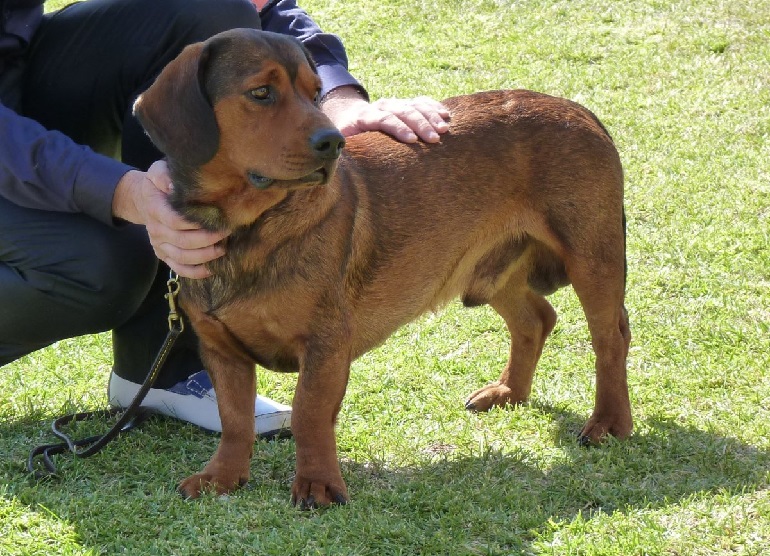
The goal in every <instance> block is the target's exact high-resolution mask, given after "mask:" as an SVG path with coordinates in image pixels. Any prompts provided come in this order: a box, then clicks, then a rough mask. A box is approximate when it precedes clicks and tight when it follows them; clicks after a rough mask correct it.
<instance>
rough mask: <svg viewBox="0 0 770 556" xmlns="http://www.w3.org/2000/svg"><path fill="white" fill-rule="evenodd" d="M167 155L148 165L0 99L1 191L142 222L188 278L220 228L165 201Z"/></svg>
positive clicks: (18, 199) (213, 247)
mask: <svg viewBox="0 0 770 556" xmlns="http://www.w3.org/2000/svg"><path fill="white" fill-rule="evenodd" d="M170 187H171V185H170V179H169V177H168V171H167V169H166V165H165V163H164V162H156V163H155V164H154V165H153V166H152V167H151V168H150V170H149V171H148V172H140V171H138V170H135V169H133V168H132V167H131V166H128V165H126V164H123V163H122V162H118V161H115V160H113V159H111V158H109V157H106V156H102V155H100V154H97V153H95V152H94V151H92V150H91V149H89V148H88V147H84V146H82V145H78V144H77V143H75V142H74V141H72V140H71V139H70V138H69V137H67V136H66V135H64V134H62V133H59V132H58V131H49V130H46V129H45V128H44V127H43V126H41V125H40V124H38V123H37V122H35V121H34V120H31V119H29V118H24V117H22V116H19V115H17V114H16V113H15V112H14V111H13V110H11V109H9V108H7V107H6V106H4V105H2V104H0V196H2V197H4V198H6V199H8V200H9V201H11V202H12V203H14V204H17V205H19V206H23V207H27V208H32V209H38V210H47V211H54V212H65V213H82V214H86V215H88V216H90V217H92V218H94V219H96V220H98V221H100V222H103V223H104V224H107V225H109V226H119V225H121V222H122V221H125V222H132V223H134V224H141V225H143V226H145V227H146V228H147V233H148V235H149V238H150V242H151V243H152V246H153V249H155V253H156V254H157V255H158V258H160V259H161V260H163V261H165V262H166V263H167V264H168V265H169V266H170V267H171V268H172V269H173V270H175V271H176V272H178V273H179V274H180V275H182V276H186V277H188V278H202V277H204V276H208V275H209V272H208V270H207V269H206V267H205V266H204V263H206V262H207V261H210V260H211V259H214V258H217V257H220V256H222V254H223V253H224V249H223V248H222V247H221V246H220V245H219V244H218V242H220V241H221V240H222V239H223V237H224V236H225V234H223V233H214V232H208V231H205V230H201V229H200V228H199V227H198V226H197V225H195V224H191V223H190V222H187V221H186V220H184V219H183V218H182V217H181V216H179V214H177V213H176V212H175V211H174V210H173V209H172V208H171V206H170V205H169V204H168V203H167V201H166V197H167V195H168V191H169V188H170Z"/></svg>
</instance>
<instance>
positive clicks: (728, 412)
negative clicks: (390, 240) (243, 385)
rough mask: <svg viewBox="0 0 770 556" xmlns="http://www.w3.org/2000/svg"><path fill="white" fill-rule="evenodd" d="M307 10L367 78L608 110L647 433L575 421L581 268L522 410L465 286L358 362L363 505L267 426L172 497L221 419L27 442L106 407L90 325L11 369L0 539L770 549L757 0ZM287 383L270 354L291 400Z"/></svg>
mask: <svg viewBox="0 0 770 556" xmlns="http://www.w3.org/2000/svg"><path fill="white" fill-rule="evenodd" d="M58 4H63V2H59V3H58ZM47 5H49V7H51V8H52V7H54V6H56V5H57V3H56V2H49V3H48V4H47ZM302 5H303V6H304V7H305V8H306V9H307V10H308V11H309V12H310V13H311V14H313V15H314V17H315V18H316V20H317V21H318V22H319V23H321V24H322V26H323V27H324V28H325V29H326V30H328V31H330V32H334V33H337V34H339V35H341V36H342V37H343V38H344V40H345V42H346V45H347V48H348V54H349V57H350V59H351V69H352V71H353V73H354V74H355V75H356V76H357V77H358V78H359V79H360V80H361V81H362V82H363V83H364V84H365V85H366V86H367V88H368V90H369V92H370V94H371V96H372V98H380V97H387V96H416V95H430V96H433V97H436V98H444V97H447V96H452V95H456V94H462V93H468V92H472V91H476V90H482V89H495V88H527V89H534V90H537V91H541V92H545V93H549V94H554V95H560V96H565V97H568V98H571V99H573V100H576V101H578V102H581V103H583V104H585V105H586V106H587V107H589V108H590V109H591V110H592V111H594V112H595V113H596V114H597V115H598V116H599V117H600V118H601V119H602V120H603V122H604V123H605V124H606V126H607V127H608V128H609V130H610V132H611V133H612V135H613V137H614V138H615V141H616V143H617V146H618V150H619V151H620V153H621V158H622V160H623V163H624V167H625V172H626V211H627V215H628V264H629V278H628V291H627V307H628V310H629V314H630V318H631V326H632V333H633V336H634V339H633V343H632V349H631V354H630V358H629V385H630V392H631V400H632V406H633V411H634V417H635V424H636V428H635V433H634V435H633V436H632V437H631V438H630V439H629V440H627V441H625V442H616V441H610V442H609V443H608V444H607V445H605V446H602V447H599V448H592V449H586V448H581V447H580V446H578V444H577V442H576V439H575V436H576V434H577V432H578V431H579V430H580V427H581V425H582V423H583V422H584V420H585V419H586V418H587V417H588V415H589V414H590V412H591V408H592V405H593V393H594V389H593V354H592V351H591V347H590V341H589V338H588V333H587V329H586V326H585V321H584V317H583V315H582V312H581V310H580V308H579V305H578V303H577V299H576V297H575V295H574V293H573V292H572V291H571V290H570V289H566V290H563V291H560V292H558V293H557V294H555V295H554V296H552V299H551V301H552V304H553V305H554V307H555V308H556V309H557V311H558V312H559V316H560V320H559V323H558V324H557V327H556V329H555V330H554V332H553V334H552V337H551V338H550V340H549V342H548V343H547V344H546V348H545V351H544V354H543V357H542V360H541V362H540V366H539V372H538V374H537V375H536V378H535V383H534V387H533V395H532V398H531V401H530V402H529V403H527V404H525V405H524V406H522V407H517V408H513V409H508V410H494V411H492V412H490V413H489V414H483V415H474V414H469V413H467V412H465V410H464V409H463V400H464V397H465V396H466V395H467V394H468V393H470V392H471V391H473V390H474V389H476V388H477V387H479V386H480V385H482V384H484V383H486V382H487V381H489V380H492V379H494V378H496V377H497V376H498V375H499V372H500V370H501V367H502V366H503V365H504V363H505V360H506V357H507V352H508V347H507V341H508V340H507V337H506V335H507V333H506V331H505V327H504V324H503V322H502V321H501V320H500V319H499V317H497V316H496V314H495V313H494V312H493V311H491V310H489V309H487V308H480V309H473V310H468V309H463V308H462V307H461V306H460V305H459V304H452V305H450V306H449V307H447V308H446V309H444V310H442V311H441V312H439V313H437V314H434V315H428V316H426V317H424V318H422V319H421V320H419V321H418V322H416V323H413V324H412V325H410V326H407V327H405V328H403V329H402V330H400V331H399V332H398V333H396V334H395V335H394V336H393V337H392V338H391V339H390V340H389V341H388V342H387V343H386V344H385V345H384V346H382V347H381V348H379V349H377V350H375V351H373V352H371V353H369V354H367V355H366V356H364V357H363V358H361V359H360V360H358V361H357V362H356V363H355V364H354V367H353V371H352V378H351V382H350V386H349V388H348V394H347V396H346V398H345V402H344V405H343V409H342V412H341V415H340V420H339V425H338V444H339V451H340V454H341V458H342V468H343V474H344V476H345V477H346V479H347V481H348V485H349V488H350V493H351V496H352V498H353V501H352V503H351V504H349V505H348V506H345V507H337V508H333V509H330V510H324V511H312V512H300V511H299V510H296V509H294V508H292V507H291V506H290V504H289V488H290V485H291V480H292V473H293V454H294V444H293V441H291V440H288V441H277V442H259V443H258V444H257V446H256V447H255V455H254V459H253V463H252V481H251V483H250V485H249V486H248V487H247V488H246V489H244V490H242V491H239V492H237V493H236V494H234V495H232V496H229V497H223V498H215V497H211V496H208V497H204V498H203V499H201V500H197V501H193V502H186V501H183V500H182V499H181V498H179V497H178V496H177V494H176V492H175V485H176V483H177V481H178V480H179V479H181V478H182V477H184V476H186V475H187V474H190V473H191V472H195V471H197V470H198V469H199V468H200V466H201V465H202V464H203V463H204V462H205V461H206V460H207V458H208V457H209V456H210V455H211V453H212V451H213V450H214V448H215V447H216V444H217V441H218V439H217V437H216V436H214V435H210V434H206V433H204V432H201V431H200V430H198V429H196V428H194V427H192V426H188V425H184V424H181V423H178V422H175V421H172V420H162V419H154V420H152V421H150V422H148V423H147V424H145V425H144V426H143V427H142V429H141V430H140V431H138V432H135V433H132V434H130V435H126V436H125V437H123V438H122V439H121V440H119V441H117V442H115V443H113V444H112V445H110V446H109V447H108V448H107V449H106V450H105V451H104V452H102V453H101V454H99V455H97V456H95V457H93V458H90V459H86V460H73V459H72V458H68V457H60V458H59V459H58V463H59V466H60V471H61V475H62V477H63V479H62V480H58V481H48V482H42V483H37V482H35V481H33V480H32V479H30V478H29V477H28V476H27V475H26V474H25V472H24V461H25V459H26V455H27V452H28V450H29V449H30V448H31V447H32V446H33V445H36V444H39V443H42V442H46V441H49V439H50V435H49V434H48V432H47V428H48V422H49V421H50V419H51V418H53V417H55V416H57V415H59V414H62V413H66V412H70V411H74V410H83V409H95V408H101V407H103V406H104V405H105V401H106V400H105V389H106V381H107V377H108V369H109V365H110V338H109V335H107V334H104V335H97V336H89V337H84V338H78V339H74V340H69V341H63V342H59V343H57V344H55V345H53V346H51V347H49V348H47V349H45V350H42V351H40V352H38V353H34V354H32V355H30V356H28V357H26V358H24V359H22V360H20V361H18V362H15V363H13V364H10V365H7V366H5V367H3V369H2V371H0V389H1V390H2V392H3V394H2V396H0V453H1V454H2V460H0V554H9V555H28V554H41V555H50V554H62V555H96V554H106V555H112V554H137V555H138V554H153V555H154V554H173V555H185V556H186V555H198V554H200V555H211V554H215V555H233V556H242V555H244V554H260V555H262V554H266V555H273V554H274V555H279V556H287V555H313V554H329V555H332V554H333V555H397V554H403V555H416V554H424V555H488V554H489V555H503V554H505V555H512V554H554V555H622V556H627V555H642V554H649V555H707V554H708V555H711V554H718V555H720V554H724V555H727V554H729V555H735V554H741V555H759V554H770V370H769V369H768V360H769V359H770V355H769V354H770V340H769V338H770V293H769V291H770V290H769V287H770V251H769V249H768V248H769V245H768V239H769V236H770V231H769V230H770V222H769V220H770V163H769V162H768V161H770V1H768V0H751V1H749V0H734V1H731V2H726V1H724V0H700V1H697V2H696V1H694V0H682V1H673V2H661V1H659V0H640V1H638V2H613V1H610V0H569V1H566V0H561V1H558V0H554V1H544V0H522V1H515V2H514V1H504V0H467V1H465V2H459V1H458V0H417V1H410V2H407V1H406V0H390V1H386V2H374V1H373V0H345V1H342V0H326V1H321V0H307V1H305V2H304V3H303V4H302ZM0 310H2V309H0ZM294 381H295V378H294V377H293V376H278V375H274V374H271V373H268V372H265V371H260V372H259V387H260V390H261V391H262V392H264V393H267V394H269V395H271V396H272V397H274V398H276V399H279V400H281V401H284V402H289V401H290V400H291V396H292V390H293V386H294Z"/></svg>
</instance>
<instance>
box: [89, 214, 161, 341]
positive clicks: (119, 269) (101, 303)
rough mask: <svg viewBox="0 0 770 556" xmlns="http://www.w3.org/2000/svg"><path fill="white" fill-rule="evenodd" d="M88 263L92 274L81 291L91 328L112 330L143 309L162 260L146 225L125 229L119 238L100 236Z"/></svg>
mask: <svg viewBox="0 0 770 556" xmlns="http://www.w3.org/2000/svg"><path fill="white" fill-rule="evenodd" d="M93 249H94V256H93V257H91V259H90V261H89V262H88V263H87V264H88V272H89V273H90V274H91V276H92V280H90V284H87V285H84V288H85V289H87V290H88V291H87V292H86V293H83V292H81V295H82V296H83V298H84V303H86V304H87V306H86V307H85V311H86V312H88V320H89V321H90V328H92V329H93V330H94V331H100V330H110V329H112V328H115V327H116V326H119V325H121V324H122V323H124V322H125V321H126V320H128V319H129V318H130V317H131V316H132V315H133V314H134V313H135V312H136V310H137V309H138V308H139V306H140V305H141V304H142V302H143V301H144V299H145V297H146V295H147V292H148V291H149V289H150V287H151V285H152V283H153V281H154V279H155V276H156V275H157V272H158V259H157V257H156V256H155V253H154V252H153V250H152V246H151V245H150V242H149V240H148V239H147V235H146V232H145V231H144V229H143V228H139V227H138V226H137V227H132V229H131V230H123V231H122V234H121V235H120V237H119V239H118V240H115V239H114V238H110V239H109V240H107V239H97V240H95V241H94V243H93Z"/></svg>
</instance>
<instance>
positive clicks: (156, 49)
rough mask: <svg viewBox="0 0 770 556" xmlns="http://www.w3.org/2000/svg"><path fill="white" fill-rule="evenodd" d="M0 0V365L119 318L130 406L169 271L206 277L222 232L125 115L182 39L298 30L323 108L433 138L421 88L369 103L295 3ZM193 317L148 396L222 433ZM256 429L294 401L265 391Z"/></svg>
mask: <svg viewBox="0 0 770 556" xmlns="http://www.w3.org/2000/svg"><path fill="white" fill-rule="evenodd" d="M43 3H44V0H0V308H1V309H0V366H2V365H5V364H7V363H9V362H11V361H14V360H16V359H18V358H20V357H22V356H24V355H26V354H28V353H31V352H33V351H35V350H38V349H41V348H44V347H46V346H48V345H50V344H52V343H53V342H56V341H58V340H61V339H64V338H71V337H75V336H80V335H84V334H92V333H98V332H102V331H107V330H111V331H112V346H113V367H112V372H111V376H110V381H109V386H108V395H109V400H110V403H111V404H112V405H113V406H118V407H125V406H127V405H128V404H129V403H130V401H131V400H132V399H133V396H134V394H135V393H136V392H137V391H138V389H139V385H140V384H141V383H142V382H143V380H144V378H145V375H146V374H147V372H148V371H149V368H150V366H151V363H152V361H153V360H154V358H155V355H156V353H157V351H158V349H159V347H160V345H161V344H162V342H163V340H164V338H165V336H166V333H167V331H168V325H167V315H168V305H167V302H166V301H165V299H164V298H163V295H164V293H165V292H166V280H167V277H168V271H169V269H172V270H173V271H175V272H177V273H178V274H179V275H181V276H185V277H188V278H193V279H195V278H203V277H205V276H208V270H207V268H206V263H207V262H208V261H211V260H213V259H215V258H217V257H220V256H222V255H223V254H224V253H225V247H224V243H225V242H224V241H223V240H224V239H225V236H226V234H225V233H216V232H210V231H207V230H203V229H200V228H199V227H197V226H196V225H194V224H192V223H190V222H187V221H185V220H184V219H182V218H181V217H180V216H179V215H178V214H177V213H175V212H174V211H173V210H172V209H171V208H170V206H169V205H168V203H167V202H166V196H167V194H168V192H169V191H170V187H171V184H170V178H169V176H168V172H167V169H166V166H165V164H164V162H162V154H161V153H160V152H158V151H157V149H156V148H155V147H154V146H153V145H152V144H151V142H150V141H149V139H148V138H147V136H146V135H145V134H144V133H143V130H142V129H141V127H140V125H139V124H138V122H137V121H136V119H135V118H134V117H133V116H132V113H131V107H132V105H133V102H134V100H135V99H136V97H137V96H138V95H139V94H140V93H141V92H142V91H143V90H144V89H145V88H146V87H147V86H149V84H150V83H151V82H152V80H153V79H154V77H155V76H157V74H158V73H159V72H160V70H161V69H162V68H163V67H164V66H165V65H166V64H167V63H168V62H169V61H170V60H172V59H173V58H174V57H176V56H177V55H178V54H179V53H180V52H181V50H182V49H183V47H184V46H186V45H188V44H191V43H194V42H198V41H201V40H205V39H206V38H208V37H210V36H212V35H214V34H216V33H218V32H220V31H224V30H227V29H230V28H234V27H254V28H262V29H265V30H268V31H274V32H278V33H284V34H288V35H292V36H294V37H296V38H298V39H299V40H300V41H302V43H303V44H304V45H305V46H306V47H307V48H308V50H309V51H310V53H311V54H312V56H313V57H314V59H315V61H316V63H317V66H318V72H319V74H320V76H321V78H322V82H323V90H322V92H321V96H322V101H321V102H322V109H323V110H324V111H325V112H326V113H327V115H328V116H329V117H330V119H331V120H332V122H334V123H335V125H336V126H337V127H338V128H339V129H340V130H341V131H342V133H343V134H344V135H346V136H350V135H353V134H355V133H359V132H362V131H366V130H381V131H384V132H386V133H389V134H391V135H393V136H394V137H395V138H396V139H398V140H401V141H405V142H414V141H417V140H418V139H422V140H423V141H426V142H436V141H438V140H439V139H440V137H439V134H440V133H443V132H444V131H446V129H447V124H446V122H445V119H446V118H447V116H448V114H447V112H446V109H445V108H444V107H443V106H442V105H440V104H439V103H438V102H436V101H433V100H431V99H428V98H417V99H411V100H410V99H389V100H388V99H384V100H379V101H376V102H373V103H370V102H369V99H368V96H367V93H366V90H365V89H364V88H363V87H362V86H361V84H360V83H359V82H358V81H357V80H356V79H355V78H354V77H353V76H352V75H351V74H350V73H349V72H348V70H347V57H346V53H345V49H344V47H343V45H342V43H341V42H340V39H339V38H338V37H337V36H335V35H331V34H328V33H324V32H322V31H321V29H320V28H319V27H318V25H317V24H316V23H315V22H314V21H313V20H312V18H310V17H309V16H308V14H307V13H306V12H305V11H304V10H302V9H301V8H300V7H299V6H297V4H296V2H295V0H277V1H275V0H272V1H265V0H253V2H252V1H251V0H85V1H82V2H78V3H75V4H72V5H69V6H67V7H65V8H63V9H61V10H58V11H55V12H51V13H44V10H43ZM195 344H196V339H195V336H194V333H193V332H191V331H190V330H189V327H188V329H187V330H185V332H184V333H183V334H182V335H181V337H180V338H179V340H178V341H177V343H176V344H175V346H174V349H173V350H172V352H171V353H170V355H169V357H168V361H167V363H166V365H165V366H164V367H163V370H162V372H161V374H160V376H159V377H158V379H157V382H156V384H155V386H154V387H153V388H152V389H151V390H150V392H149V394H148V396H147V398H146V399H145V402H144V404H143V405H145V406H147V407H150V408H152V409H154V410H155V411H158V412H161V413H164V414H167V415H171V416H174V417H177V418H179V419H183V420H186V421H189V422H192V423H194V424H196V425H199V426H201V427H203V428H206V429H209V430H213V431H221V424H220V423H219V414H218V411H217V407H216V399H215V395H214V391H213V388H212V385H211V381H210V380H209V377H208V375H207V373H206V372H205V370H204V366H203V364H202V362H201V361H200V359H199V357H198V354H197V350H196V345H195ZM255 419H256V426H257V432H258V434H260V435H263V436H269V435H274V434H277V433H282V434H285V433H286V432H287V429H288V426H289V422H290V408H289V407H288V406H285V405H283V404H279V403H277V402H275V401H273V400H271V399H270V398H267V397H264V396H258V397H257V402H256V405H255Z"/></svg>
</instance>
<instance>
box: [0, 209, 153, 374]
mask: <svg viewBox="0 0 770 556" xmlns="http://www.w3.org/2000/svg"><path fill="white" fill-rule="evenodd" d="M156 268H157V259H156V258H155V254H154V253H153V251H152V249H151V247H150V245H149V242H148V241H147V235H146V232H145V231H144V228H141V227H140V226H126V227H124V228H120V229H113V228H109V227H108V226H105V225H104V224H101V223H100V222H97V221H96V220H94V219H92V218H89V217H86V216H83V215H80V214H66V213H57V212H46V211H39V210H32V209H27V208H24V207H19V206H17V205H15V204H13V203H11V202H9V201H7V200H5V199H3V198H2V197H0V307H2V310H0V365H4V364H6V363H9V362H11V361H14V360H15V359H18V358H19V357H22V356H23V355H26V354H28V353H31V352H33V351H35V350H37V349H40V348H43V347H45V346H47V345H49V344H51V343H53V342H55V341H57V340H61V339H63V338H70V337H73V336H78V335H82V334H92V333H96V332H102V331H105V330H110V329H112V328H115V327H119V326H121V325H122V324H123V323H125V322H126V321H127V320H129V319H130V318H131V316H132V315H133V314H134V312H135V311H136V309H137V307H139V306H140V304H141V303H142V301H143V299H144V297H145V295H146V293H147V290H148V288H149V286H150V284H151V283H152V280H153V277H154V276H155V274H156Z"/></svg>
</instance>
